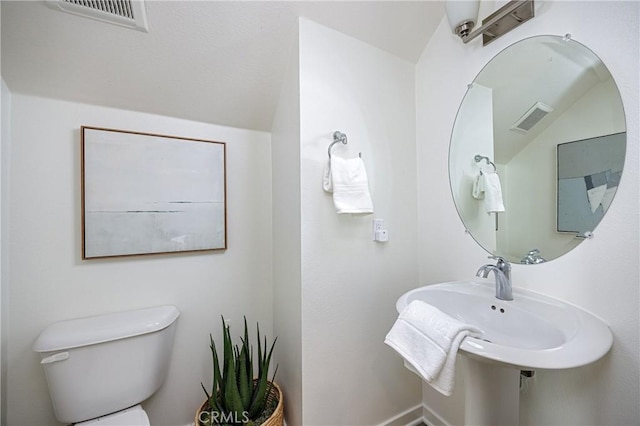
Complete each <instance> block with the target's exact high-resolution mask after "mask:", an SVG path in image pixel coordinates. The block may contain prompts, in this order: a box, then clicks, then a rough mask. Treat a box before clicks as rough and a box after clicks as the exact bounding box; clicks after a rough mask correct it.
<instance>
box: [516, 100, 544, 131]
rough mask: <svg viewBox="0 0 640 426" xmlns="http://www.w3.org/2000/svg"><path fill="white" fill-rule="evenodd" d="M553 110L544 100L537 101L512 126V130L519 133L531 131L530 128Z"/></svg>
mask: <svg viewBox="0 0 640 426" xmlns="http://www.w3.org/2000/svg"><path fill="white" fill-rule="evenodd" d="M551 111H553V108H551V107H550V106H549V105H546V104H543V103H542V102H536V104H535V105H534V106H532V107H531V108H529V111H527V112H525V113H524V115H523V116H522V117H520V119H519V120H518V121H516V122H515V124H514V125H513V126H512V127H511V130H513V131H514V132H519V133H529V130H531V128H532V127H533V126H535V125H536V124H538V122H539V121H540V120H542V119H543V118H544V117H545V116H546V115H547V114H549V113H550V112H551Z"/></svg>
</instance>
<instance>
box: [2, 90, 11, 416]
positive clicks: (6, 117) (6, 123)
mask: <svg viewBox="0 0 640 426" xmlns="http://www.w3.org/2000/svg"><path fill="white" fill-rule="evenodd" d="M0 83H1V84H2V86H1V90H2V92H1V99H0V101H1V102H2V105H1V107H0V108H1V117H0V123H1V126H2V128H1V129H0V135H1V139H0V235H1V236H2V238H0V423H1V424H6V414H7V410H6V397H7V392H6V391H7V389H6V380H4V379H5V378H6V376H7V328H8V321H7V314H8V312H9V311H8V309H7V307H8V303H9V298H8V295H7V289H8V284H9V256H8V253H9V247H8V242H9V190H8V188H9V179H8V173H9V158H10V156H9V155H10V152H9V146H10V131H11V130H10V129H11V92H9V88H8V87H7V85H6V84H5V83H4V80H0Z"/></svg>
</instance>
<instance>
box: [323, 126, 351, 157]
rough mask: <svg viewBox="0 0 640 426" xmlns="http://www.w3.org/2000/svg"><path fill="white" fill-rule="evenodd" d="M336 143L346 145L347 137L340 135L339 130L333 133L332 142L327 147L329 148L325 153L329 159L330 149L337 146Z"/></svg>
mask: <svg viewBox="0 0 640 426" xmlns="http://www.w3.org/2000/svg"><path fill="white" fill-rule="evenodd" d="M338 142H342V143H343V144H345V145H346V144H347V135H345V134H344V133H342V132H341V131H339V130H336V131H335V132H333V142H331V145H329V148H328V149H327V153H328V154H329V158H331V148H332V147H333V146H334V145H335V144H337V143H338Z"/></svg>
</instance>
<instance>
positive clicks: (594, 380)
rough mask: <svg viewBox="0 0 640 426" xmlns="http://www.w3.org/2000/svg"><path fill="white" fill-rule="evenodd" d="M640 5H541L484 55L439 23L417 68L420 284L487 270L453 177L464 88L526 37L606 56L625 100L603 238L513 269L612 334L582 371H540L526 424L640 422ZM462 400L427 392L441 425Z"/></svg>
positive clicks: (522, 282) (528, 396) (525, 397)
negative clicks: (564, 39)
mask: <svg viewBox="0 0 640 426" xmlns="http://www.w3.org/2000/svg"><path fill="white" fill-rule="evenodd" d="M639 7H640V3H638V2H562V1H558V2H536V17H535V18H534V19H533V20H531V21H529V22H527V23H525V24H524V25H523V26H522V27H520V28H518V29H516V30H514V31H513V32H511V33H509V34H507V35H505V36H503V37H502V38H500V39H498V40H496V41H495V42H493V43H491V44H490V45H488V46H486V47H482V45H481V42H480V41H479V40H475V41H472V42H470V43H469V44H468V45H464V44H463V43H461V42H460V41H459V40H458V39H457V38H456V37H455V36H454V35H453V34H451V32H450V29H449V28H448V25H447V23H446V21H445V20H443V22H441V24H440V26H439V28H438V30H437V31H436V33H435V35H434V36H433V38H432V39H431V41H430V43H429V45H428V46H427V48H426V49H425V51H424V53H423V55H422V58H421V60H420V62H419V64H418V69H417V81H416V84H417V96H418V101H417V116H418V120H417V141H418V142H417V144H418V147H417V149H418V170H419V174H418V175H419V176H418V186H419V191H418V192H419V205H418V211H419V212H420V216H419V218H420V237H419V238H420V255H419V257H420V259H419V262H420V266H421V269H420V281H421V283H422V284H430V283H435V282H438V281H443V280H450V279H465V278H471V277H472V276H473V274H474V273H475V271H476V270H477V268H478V267H479V266H480V265H482V264H484V263H487V259H486V256H487V253H486V252H484V251H483V250H482V249H481V248H480V247H479V246H477V245H476V244H475V243H474V242H473V240H472V239H471V238H470V237H469V236H467V235H465V234H464V227H463V225H462V223H461V222H460V220H459V219H458V217H457V215H456V213H455V207H454V205H453V201H452V198H451V195H450V193H449V187H448V185H447V180H446V176H447V151H448V143H449V135H450V133H451V128H452V126H453V123H454V119H455V115H456V111H457V108H458V105H459V104H460V101H461V100H462V97H463V96H464V93H465V91H466V85H467V84H468V83H469V82H471V81H473V79H474V77H475V76H476V75H477V73H478V72H479V71H480V69H481V68H482V67H483V65H484V64H486V63H487V62H488V61H489V60H490V59H491V58H492V57H493V56H495V55H496V54H497V53H498V52H499V51H500V50H502V49H504V48H505V47H506V46H508V45H510V44H512V43H514V42H515V41H517V40H520V39H522V38H525V37H529V36H533V35H540V34H557V35H564V34H565V33H571V34H572V36H573V38H574V40H576V41H579V42H581V43H583V44H585V45H587V46H589V47H590V48H591V49H592V50H593V51H594V52H595V53H596V54H597V55H598V56H600V58H601V59H602V60H603V62H604V63H605V64H606V65H607V67H608V68H609V70H610V71H611V73H612V74H613V76H614V78H615V79H616V82H617V83H618V86H619V88H620V91H621V94H622V100H623V104H624V108H625V114H626V118H627V132H628V139H627V141H628V142H627V143H628V145H627V157H626V164H625V170H624V173H623V176H622V182H621V184H620V187H619V189H618V192H617V194H616V199H615V201H614V203H613V204H612V206H611V208H610V210H609V211H608V213H607V215H606V216H605V218H604V219H603V221H602V222H601V223H600V225H599V226H598V228H597V230H596V231H595V234H596V237H595V238H594V239H593V240H589V241H586V242H585V243H584V244H581V245H580V246H578V247H577V248H576V249H574V250H573V251H571V252H570V253H568V254H566V255H564V256H563V257H561V258H559V259H556V260H554V261H551V262H548V263H546V264H542V265H533V266H530V265H515V266H514V269H513V274H512V275H513V280H514V285H515V286H518V287H523V288H529V289H532V290H536V291H539V292H542V293H545V294H548V295H551V296H554V297H558V298H560V299H563V300H567V301H569V302H572V303H574V304H576V305H578V306H581V307H583V308H585V309H587V310H589V311H591V312H593V313H595V314H596V315H598V316H600V317H601V318H603V319H604V320H605V321H606V322H607V323H609V324H610V326H611V329H612V331H613V333H614V338H615V340H614V344H613V348H612V350H611V352H610V353H609V354H608V355H606V356H605V357H604V358H603V359H602V360H600V361H598V362H596V363H594V364H592V365H590V366H587V367H582V368H577V369H572V370H566V371H539V372H538V374H537V376H536V380H535V381H534V383H533V384H532V385H531V386H530V387H529V391H528V392H527V393H525V394H522V395H521V410H520V416H521V424H522V425H545V424H548V425H558V424H562V425H572V424H575V425H579V424H580V425H601V424H607V425H630V424H638V421H639V420H640V413H639V408H638V400H639V399H640V394H639V384H640V383H639V382H640V379H639V377H638V374H639V373H638V371H639V357H640V346H639V343H638V339H639V335H640V333H639V322H640V319H639V317H638V300H639V288H640V285H639V281H640V278H639V271H638V259H639V256H640V253H639V242H638V238H639V237H638V236H639V229H638V211H639V200H638V198H639V197H638V195H639V191H638V182H639V180H640V179H639V176H638V166H639V159H638V151H639V149H638V148H639V143H638V137H639V132H638V120H639V117H640V111H639V108H638V107H639V100H638V93H639V92H640V89H639V86H640V85H639V81H638V79H639V76H640V70H639V64H640V58H639V57H638V54H639V48H638V44H639V39H638V37H637V28H638V25H639V23H638V17H639V15H640V11H639ZM630 34H633V35H630ZM462 64H463V65H464V66H462ZM436 182H439V183H438V184H436ZM433 206H437V207H438V208H433ZM461 394H462V392H458V393H457V395H458V396H455V397H452V398H454V399H453V400H451V399H449V400H447V402H446V403H440V399H439V397H438V395H437V394H436V392H435V391H432V390H431V389H430V388H429V387H427V386H425V388H424V393H423V399H424V402H425V404H426V405H427V406H429V407H430V408H431V409H432V410H434V411H437V412H438V414H440V415H441V416H442V417H443V418H444V419H445V420H448V421H450V422H455V419H456V418H457V416H458V414H459V412H460V411H461V410H462V411H463V404H464V401H463V400H462V397H461V396H460V395H461Z"/></svg>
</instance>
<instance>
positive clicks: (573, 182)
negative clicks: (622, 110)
mask: <svg viewBox="0 0 640 426" xmlns="http://www.w3.org/2000/svg"><path fill="white" fill-rule="evenodd" d="M625 150H626V132H622V133H614V134H610V135H604V136H598V137H595V138H589V139H583V140H578V141H573V142H567V143H561V144H558V145H557V153H556V158H557V167H558V182H557V184H558V185H557V231H558V232H567V233H575V234H577V235H579V236H583V235H584V234H585V233H587V232H592V231H593V230H594V228H595V227H596V226H597V225H598V223H599V222H600V220H601V219H602V217H603V216H604V214H605V213H606V211H607V209H608V208H609V205H610V204H611V201H612V200H613V197H614V195H615V193H616V190H617V189H618V183H619V182H620V176H621V175H622V168H623V166H624V157H625Z"/></svg>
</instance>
